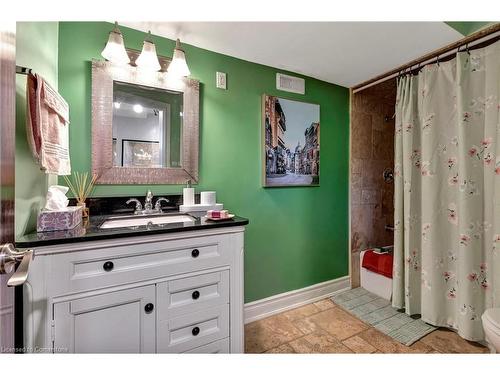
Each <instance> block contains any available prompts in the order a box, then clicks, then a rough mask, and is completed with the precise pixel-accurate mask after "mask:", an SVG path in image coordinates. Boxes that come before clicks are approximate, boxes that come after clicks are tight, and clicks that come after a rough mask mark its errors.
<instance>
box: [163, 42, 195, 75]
mask: <svg viewBox="0 0 500 375" xmlns="http://www.w3.org/2000/svg"><path fill="white" fill-rule="evenodd" d="M167 72H168V73H170V74H172V75H173V76H175V77H187V76H188V75H190V74H191V72H190V71H189V68H188V65H187V62H186V53H185V52H184V49H182V47H181V41H180V40H179V39H177V40H176V42H175V48H174V56H173V58H172V61H171V62H170V64H169V66H168V69H167Z"/></svg>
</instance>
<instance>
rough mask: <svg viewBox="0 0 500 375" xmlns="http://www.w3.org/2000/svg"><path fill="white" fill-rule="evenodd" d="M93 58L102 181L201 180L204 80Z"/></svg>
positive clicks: (95, 144)
mask: <svg viewBox="0 0 500 375" xmlns="http://www.w3.org/2000/svg"><path fill="white" fill-rule="evenodd" d="M127 52H128V54H129V56H130V59H131V61H132V65H126V66H116V65H113V64H111V63H110V62H108V61H103V60H93V61H92V172H93V173H96V174H97V175H98V178H97V181H96V183H98V184H185V183H186V181H187V180H191V181H192V182H193V183H196V182H197V181H198V153H199V81H197V80H194V79H190V78H176V77H171V76H169V74H168V73H166V69H167V67H168V64H169V62H170V60H169V59H166V58H162V57H159V60H160V65H161V67H162V69H161V70H160V71H159V72H147V71H144V70H141V69H139V68H137V67H136V66H134V65H133V62H134V61H135V59H136V58H137V56H138V54H139V52H138V51H133V50H127Z"/></svg>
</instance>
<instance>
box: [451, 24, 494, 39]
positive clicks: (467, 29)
mask: <svg viewBox="0 0 500 375" xmlns="http://www.w3.org/2000/svg"><path fill="white" fill-rule="evenodd" d="M445 23H446V24H447V25H448V26H450V27H453V28H454V29H455V30H457V31H458V32H459V33H460V34H462V35H465V36H467V35H470V34H472V33H475V32H476V31H478V30H480V29H482V28H484V27H486V26H490V25H493V24H494V23H495V22H478V21H454V22H452V21H449V22H445Z"/></svg>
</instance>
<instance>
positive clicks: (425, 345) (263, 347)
mask: <svg viewBox="0 0 500 375" xmlns="http://www.w3.org/2000/svg"><path fill="white" fill-rule="evenodd" d="M245 352H246V353H488V352H489V351H488V349H487V348H485V347H483V346H481V345H479V344H477V343H473V342H469V341H467V340H464V339H462V338H461V337H460V336H458V335H457V334H456V333H455V332H452V331H450V330H447V329H444V328H443V329H438V330H437V331H434V332H432V333H430V334H428V335H427V336H425V337H423V338H422V339H420V340H419V341H417V342H415V343H414V344H413V345H411V346H405V345H403V344H400V343H399V342H397V341H395V340H393V339H392V338H390V337H389V336H386V335H384V334H383V333H381V332H379V331H377V330H375V329H374V328H372V327H371V326H369V325H367V324H365V323H363V322H362V321H361V320H359V319H358V318H356V317H355V316H353V315H351V314H349V313H347V312H346V311H344V310H342V309H341V308H340V307H339V306H337V305H335V304H334V303H333V302H332V301H331V300H329V299H325V300H321V301H318V302H315V303H312V304H310V305H305V306H302V307H299V308H297V309H294V310H289V311H286V312H284V313H281V314H278V315H274V316H271V317H269V318H265V319H262V320H259V321H256V322H252V323H249V324H247V325H246V326H245Z"/></svg>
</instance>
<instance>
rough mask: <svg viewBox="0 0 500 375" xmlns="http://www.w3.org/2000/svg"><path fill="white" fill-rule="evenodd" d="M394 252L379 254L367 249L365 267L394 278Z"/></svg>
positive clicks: (364, 259)
mask: <svg viewBox="0 0 500 375" xmlns="http://www.w3.org/2000/svg"><path fill="white" fill-rule="evenodd" d="M393 259H394V256H393V255H392V253H386V254H377V253H375V252H374V251H373V250H367V251H366V252H365V255H364V256H363V264H362V266H363V268H366V269H367V270H370V271H372V272H375V273H378V274H379V275H383V276H385V277H388V278H390V279H392V261H393Z"/></svg>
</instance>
